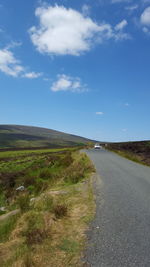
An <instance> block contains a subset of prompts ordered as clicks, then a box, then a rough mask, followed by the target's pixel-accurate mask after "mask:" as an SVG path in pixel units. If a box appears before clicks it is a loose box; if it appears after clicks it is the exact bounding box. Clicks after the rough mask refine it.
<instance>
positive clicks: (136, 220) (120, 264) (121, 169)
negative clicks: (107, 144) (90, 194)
mask: <svg viewBox="0 0 150 267" xmlns="http://www.w3.org/2000/svg"><path fill="white" fill-rule="evenodd" d="M86 153H87V154H88V156H89V157H90V158H91V159H92V161H93V162H94V164H95V166H96V169H97V173H98V177H97V179H96V182H95V193H96V204H97V210H96V216H95V220H94V221H93V222H92V224H91V229H90V231H89V233H88V240H89V242H88V247H87V251H86V256H85V257H86V262H87V266H91V267H134V266H136V267H150V168H149V167H146V166H143V165H140V164H137V163H134V162H132V161H129V160H127V159H125V158H122V157H120V156H118V155H117V154H115V153H112V152H109V151H105V150H89V151H86Z"/></svg>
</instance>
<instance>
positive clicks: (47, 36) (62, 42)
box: [29, 5, 129, 56]
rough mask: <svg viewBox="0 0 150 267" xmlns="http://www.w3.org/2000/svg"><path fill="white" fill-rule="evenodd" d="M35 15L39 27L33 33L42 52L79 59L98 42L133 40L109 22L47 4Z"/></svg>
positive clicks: (34, 40)
mask: <svg viewBox="0 0 150 267" xmlns="http://www.w3.org/2000/svg"><path fill="white" fill-rule="evenodd" d="M35 15H36V16H37V17H38V19H39V26H38V27H35V26H33V27H31V28H30V30H29V34H30V37H31V40H32V43H33V44H34V45H35V46H36V48H37V50H38V51H39V52H40V53H47V54H49V55H74V56H79V55H80V54H82V53H83V52H86V51H88V50H90V49H91V47H92V46H93V45H94V44H95V43H98V42H99V43H102V42H103V41H105V40H108V39H114V40H123V39H128V38H129V35H128V34H126V33H121V32H117V31H116V29H115V28H113V27H112V26H111V25H110V24H108V23H101V24H97V23H96V22H94V21H93V20H92V19H91V18H90V17H87V16H84V14H82V13H80V12H78V11H76V10H73V9H71V8H69V9H67V8H65V7H63V6H57V5H56V6H45V5H43V6H41V7H39V8H37V9H36V11H35Z"/></svg>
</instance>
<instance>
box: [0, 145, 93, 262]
mask: <svg viewBox="0 0 150 267" xmlns="http://www.w3.org/2000/svg"><path fill="white" fill-rule="evenodd" d="M92 172H94V167H93V165H92V163H91V162H90V161H89V159H88V158H87V156H86V155H85V154H84V153H80V152H79V151H78V149H77V148H70V149H68V148H67V149H66V148H64V149H43V150H29V151H27V150H26V151H6V152H0V266H4V267H5V266H14V267H17V266H18V267H21V266H22V267H23V266H27V267H28V266H54V267H55V266H58V267H59V266H61V267H63V266H65V267H66V266H82V263H81V261H80V257H81V254H82V251H83V249H84V242H85V230H86V229H87V224H88V222H89V221H90V219H91V218H92V216H93V212H94V200H93V194H92V186H91V179H90V177H91V173H92ZM20 187H21V189H22V190H21V189H19V188H20Z"/></svg>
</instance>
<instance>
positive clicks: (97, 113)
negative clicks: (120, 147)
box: [96, 111, 104, 115]
mask: <svg viewBox="0 0 150 267" xmlns="http://www.w3.org/2000/svg"><path fill="white" fill-rule="evenodd" d="M96 115H104V112H102V111H97V112H96Z"/></svg>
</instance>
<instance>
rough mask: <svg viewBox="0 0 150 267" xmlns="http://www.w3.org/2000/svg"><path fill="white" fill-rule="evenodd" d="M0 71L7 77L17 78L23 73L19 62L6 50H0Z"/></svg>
mask: <svg viewBox="0 0 150 267" xmlns="http://www.w3.org/2000/svg"><path fill="white" fill-rule="evenodd" d="M0 70H1V71H2V72H4V73H5V74H7V75H10V76H13V77H17V76H19V74H20V73H22V72H23V71H24V68H23V67H22V66H21V64H20V62H19V60H17V59H16V58H15V56H14V54H13V53H12V52H11V51H9V50H8V49H1V50H0Z"/></svg>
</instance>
